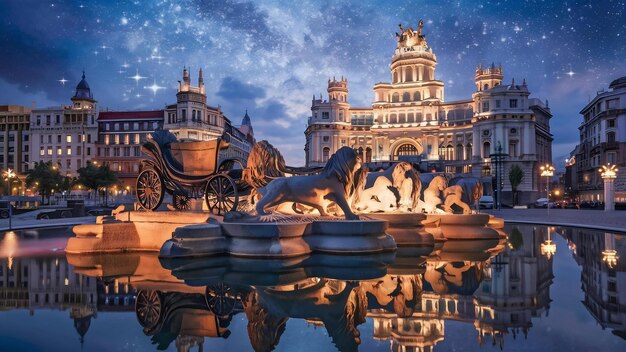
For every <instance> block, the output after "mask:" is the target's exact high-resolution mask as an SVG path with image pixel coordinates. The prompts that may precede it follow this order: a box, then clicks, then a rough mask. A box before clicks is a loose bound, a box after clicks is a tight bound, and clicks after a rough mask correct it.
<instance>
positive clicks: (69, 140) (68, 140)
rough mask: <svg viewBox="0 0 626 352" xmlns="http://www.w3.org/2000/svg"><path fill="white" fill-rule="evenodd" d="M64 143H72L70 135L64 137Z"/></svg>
mask: <svg viewBox="0 0 626 352" xmlns="http://www.w3.org/2000/svg"><path fill="white" fill-rule="evenodd" d="M65 141H66V142H67V143H72V135H71V134H68V135H67V136H65Z"/></svg>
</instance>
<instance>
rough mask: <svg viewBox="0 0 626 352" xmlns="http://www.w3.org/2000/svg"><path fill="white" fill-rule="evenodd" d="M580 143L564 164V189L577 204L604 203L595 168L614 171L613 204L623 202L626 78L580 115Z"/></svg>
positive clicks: (625, 193)
mask: <svg viewBox="0 0 626 352" xmlns="http://www.w3.org/2000/svg"><path fill="white" fill-rule="evenodd" d="M580 114H581V115H582V116H583V121H582V123H581V125H580V127H578V130H579V132H580V143H579V144H578V145H577V146H576V148H575V149H574V151H572V153H571V158H570V159H568V162H567V164H566V180H565V183H566V187H567V189H568V191H570V192H571V193H572V194H574V195H576V196H577V197H578V198H579V200H581V201H604V186H603V181H602V178H601V177H600V173H599V172H598V170H599V168H600V167H601V166H602V165H605V164H614V165H617V167H618V170H620V171H618V173H617V179H616V180H615V201H617V202H626V172H624V170H626V76H625V77H621V78H618V79H616V80H614V81H613V82H611V84H610V85H609V90H608V91H604V90H603V91H600V92H598V94H597V95H596V97H595V98H593V99H592V100H591V101H590V102H589V103H588V104H587V105H585V107H584V108H583V109H582V110H581V111H580Z"/></svg>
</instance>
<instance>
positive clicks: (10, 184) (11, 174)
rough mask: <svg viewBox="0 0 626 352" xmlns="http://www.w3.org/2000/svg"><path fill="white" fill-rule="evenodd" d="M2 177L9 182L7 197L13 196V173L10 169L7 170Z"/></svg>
mask: <svg viewBox="0 0 626 352" xmlns="http://www.w3.org/2000/svg"><path fill="white" fill-rule="evenodd" d="M4 176H5V177H6V179H7V180H8V181H9V195H10V196H12V195H13V179H14V178H15V172H14V171H13V170H11V169H7V171H6V172H5V173H4Z"/></svg>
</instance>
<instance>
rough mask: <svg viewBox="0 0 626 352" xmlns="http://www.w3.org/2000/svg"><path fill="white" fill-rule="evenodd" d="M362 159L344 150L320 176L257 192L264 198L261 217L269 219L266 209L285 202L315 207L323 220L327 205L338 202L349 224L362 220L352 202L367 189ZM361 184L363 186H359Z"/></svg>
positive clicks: (286, 179)
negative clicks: (265, 216) (364, 188)
mask: <svg viewBox="0 0 626 352" xmlns="http://www.w3.org/2000/svg"><path fill="white" fill-rule="evenodd" d="M361 166H362V165H361V158H359V156H358V155H357V153H356V152H355V151H354V150H353V149H352V148H349V147H342V148H340V149H339V150H337V152H336V153H335V154H333V155H332V156H331V158H330V159H329V160H328V162H327V163H326V166H325V167H324V169H323V170H322V171H321V173H319V174H315V175H306V176H293V177H282V178H277V179H274V180H273V181H271V182H270V183H269V184H268V185H267V186H265V187H262V188H259V189H258V190H257V191H258V192H259V193H260V194H261V195H262V198H261V199H260V200H259V201H258V202H257V203H256V206H255V208H256V211H257V214H258V215H267V213H266V211H265V210H266V208H270V207H274V206H277V205H279V204H281V203H285V202H294V203H298V204H303V205H306V206H310V207H313V208H315V209H317V211H318V212H319V213H320V215H322V216H328V213H327V205H328V203H329V201H330V202H335V203H336V204H337V206H338V207H339V208H340V209H341V211H342V212H343V213H344V214H345V218H346V219H347V220H358V218H359V217H358V216H357V215H356V214H354V213H353V212H352V209H351V206H350V199H351V198H352V197H353V196H355V193H358V191H359V190H360V189H362V188H363V186H362V185H360V184H359V183H363V184H364V182H365V177H364V176H363V175H362V174H361V173H362V172H365V169H364V168H362V167H361ZM359 181H360V182H359Z"/></svg>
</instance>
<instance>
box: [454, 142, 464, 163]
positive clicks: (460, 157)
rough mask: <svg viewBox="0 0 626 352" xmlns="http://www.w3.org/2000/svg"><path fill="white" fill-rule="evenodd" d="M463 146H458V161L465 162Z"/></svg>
mask: <svg viewBox="0 0 626 352" xmlns="http://www.w3.org/2000/svg"><path fill="white" fill-rule="evenodd" d="M464 149H465V148H463V144H457V145H456V160H463V150H464Z"/></svg>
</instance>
